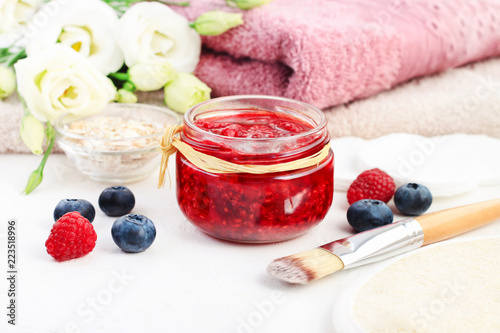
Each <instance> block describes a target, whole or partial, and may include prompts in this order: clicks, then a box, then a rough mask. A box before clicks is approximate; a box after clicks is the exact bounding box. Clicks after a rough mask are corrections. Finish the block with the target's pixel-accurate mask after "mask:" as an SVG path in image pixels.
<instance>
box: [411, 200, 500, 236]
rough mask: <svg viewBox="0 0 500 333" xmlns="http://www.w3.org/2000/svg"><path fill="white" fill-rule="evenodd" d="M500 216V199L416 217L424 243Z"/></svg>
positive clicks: (468, 229)
mask: <svg viewBox="0 0 500 333" xmlns="http://www.w3.org/2000/svg"><path fill="white" fill-rule="evenodd" d="M498 218H500V199H495V200H490V201H484V202H480V203H476V204H472V205H467V206H462V207H456V208H450V209H446V210H442V211H439V212H435V213H430V214H426V215H422V216H419V217H416V218H415V220H417V221H418V223H420V225H421V226H422V229H423V230H424V244H423V245H427V244H431V243H436V242H439V241H442V240H444V239H446V238H450V237H453V236H456V235H459V234H461V233H464V232H467V231H470V230H472V229H475V228H477V227H480V226H482V225H485V224H487V223H489V222H491V221H493V220H495V219H498Z"/></svg>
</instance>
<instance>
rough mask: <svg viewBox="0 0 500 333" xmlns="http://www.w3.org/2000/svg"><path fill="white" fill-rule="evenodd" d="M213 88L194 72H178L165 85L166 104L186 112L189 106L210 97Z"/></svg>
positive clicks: (180, 111)
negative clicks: (173, 78)
mask: <svg viewBox="0 0 500 333" xmlns="http://www.w3.org/2000/svg"><path fill="white" fill-rule="evenodd" d="M211 91H212V90H211V89H210V88H209V87H208V86H207V85H206V84H205V83H204V82H202V81H201V80H200V79H198V78H197V77H196V76H194V75H193V74H189V73H178V75H177V77H176V78H175V80H173V81H172V82H170V83H168V84H167V85H166V86H165V90H164V92H165V104H166V105H167V106H168V107H169V108H170V109H172V110H174V111H176V112H179V113H185V112H186V111H187V110H188V109H189V108H191V107H193V106H195V105H196V104H198V103H201V102H203V101H206V100H209V99H210V92H211Z"/></svg>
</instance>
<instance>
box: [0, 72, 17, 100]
mask: <svg viewBox="0 0 500 333" xmlns="http://www.w3.org/2000/svg"><path fill="white" fill-rule="evenodd" d="M14 90H16V74H15V73H14V70H13V69H12V68H11V67H5V66H2V65H0V99H2V98H5V97H8V96H10V95H11V94H12V93H13V92H14Z"/></svg>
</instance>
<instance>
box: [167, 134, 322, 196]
mask: <svg viewBox="0 0 500 333" xmlns="http://www.w3.org/2000/svg"><path fill="white" fill-rule="evenodd" d="M183 127H184V125H172V126H167V128H166V130H165V134H164V135H163V137H162V139H161V142H160V145H159V147H158V149H159V150H160V152H161V153H162V157H161V167H160V175H159V179H158V188H161V187H163V186H165V174H166V173H167V174H168V179H169V182H171V179H170V173H168V172H167V166H168V160H169V158H170V156H171V155H173V154H175V153H176V152H177V151H180V152H181V153H182V155H184V157H185V158H186V159H187V160H188V161H189V162H191V163H192V164H194V165H195V166H197V167H198V168H200V169H202V170H204V171H207V172H211V173H217V174H220V173H252V174H265V173H273V172H283V171H292V170H298V169H303V168H307V167H311V166H314V165H319V164H320V163H321V162H322V161H323V160H324V159H325V158H326V157H327V156H328V153H329V150H330V143H327V144H326V145H325V146H324V147H323V149H321V150H320V151H318V152H316V153H314V154H312V155H311V156H307V157H304V158H301V159H298V160H295V161H291V162H286V163H280V164H271V165H259V164H236V163H231V162H228V161H225V160H222V159H220V158H217V157H214V156H210V155H207V154H204V153H201V152H199V151H196V150H195V149H194V148H192V147H191V146H190V145H188V144H186V143H185V142H182V141H181V139H180V138H179V137H178V136H177V134H179V133H180V132H181V131H182V129H183Z"/></svg>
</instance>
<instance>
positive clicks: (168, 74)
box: [128, 60, 175, 91]
mask: <svg viewBox="0 0 500 333" xmlns="http://www.w3.org/2000/svg"><path fill="white" fill-rule="evenodd" d="M128 74H129V80H130V82H132V83H133V84H134V85H135V88H136V89H137V90H140V91H154V90H158V89H161V88H162V87H163V86H165V85H166V84H167V83H168V82H170V81H172V80H173V79H174V77H175V70H174V69H173V67H172V65H170V63H169V62H168V61H166V60H159V61H150V62H143V63H139V64H137V65H134V66H132V67H131V68H130V69H129V70H128Z"/></svg>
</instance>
